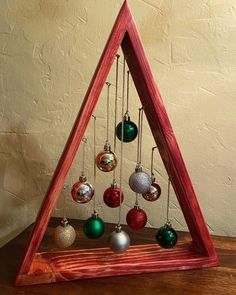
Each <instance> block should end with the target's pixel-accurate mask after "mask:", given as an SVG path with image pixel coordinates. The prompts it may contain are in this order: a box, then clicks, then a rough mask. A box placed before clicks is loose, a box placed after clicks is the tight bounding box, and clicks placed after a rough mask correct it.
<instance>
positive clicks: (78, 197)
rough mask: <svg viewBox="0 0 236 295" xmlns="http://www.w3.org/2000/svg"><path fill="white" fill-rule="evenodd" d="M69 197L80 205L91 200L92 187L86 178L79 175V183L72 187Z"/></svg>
mask: <svg viewBox="0 0 236 295" xmlns="http://www.w3.org/2000/svg"><path fill="white" fill-rule="evenodd" d="M71 195H72V198H73V200H74V201H75V202H77V203H80V204H82V203H87V202H89V201H90V200H91V199H92V197H93V195H94V190H93V187H92V185H91V184H90V183H89V182H87V178H86V176H84V175H81V176H80V177H79V181H78V182H76V183H75V184H74V185H73V187H72V190H71Z"/></svg>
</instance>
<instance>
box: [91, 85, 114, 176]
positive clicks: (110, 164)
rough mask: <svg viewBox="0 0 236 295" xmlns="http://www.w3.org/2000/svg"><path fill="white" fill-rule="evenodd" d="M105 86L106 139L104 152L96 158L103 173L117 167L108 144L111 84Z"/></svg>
mask: <svg viewBox="0 0 236 295" xmlns="http://www.w3.org/2000/svg"><path fill="white" fill-rule="evenodd" d="M106 85H107V139H106V143H105V145H104V150H103V151H101V152H100V153H99V154H98V155H97V157H96V165H97V167H98V169H99V170H101V171H103V172H110V171H112V170H114V169H115V168H116V166H117V157H116V155H115V153H113V152H112V151H111V145H110V144H109V93H110V91H109V89H110V86H111V84H110V83H109V82H106Z"/></svg>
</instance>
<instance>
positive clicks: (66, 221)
mask: <svg viewBox="0 0 236 295" xmlns="http://www.w3.org/2000/svg"><path fill="white" fill-rule="evenodd" d="M60 224H61V226H63V227H66V226H67V225H68V224H69V221H68V220H67V218H66V217H63V218H62V220H61V221H60Z"/></svg>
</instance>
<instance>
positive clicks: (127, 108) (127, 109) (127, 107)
mask: <svg viewBox="0 0 236 295" xmlns="http://www.w3.org/2000/svg"><path fill="white" fill-rule="evenodd" d="M126 95H127V106H126V113H125V114H126V115H127V116H128V115H129V71H127V93H126Z"/></svg>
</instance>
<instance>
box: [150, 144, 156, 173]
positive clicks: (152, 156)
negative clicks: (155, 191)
mask: <svg viewBox="0 0 236 295" xmlns="http://www.w3.org/2000/svg"><path fill="white" fill-rule="evenodd" d="M156 148H157V146H154V147H153V148H152V155H151V176H152V177H153V176H154V172H153V158H154V150H155V149H156Z"/></svg>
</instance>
